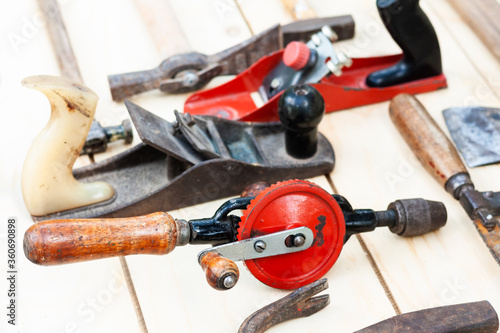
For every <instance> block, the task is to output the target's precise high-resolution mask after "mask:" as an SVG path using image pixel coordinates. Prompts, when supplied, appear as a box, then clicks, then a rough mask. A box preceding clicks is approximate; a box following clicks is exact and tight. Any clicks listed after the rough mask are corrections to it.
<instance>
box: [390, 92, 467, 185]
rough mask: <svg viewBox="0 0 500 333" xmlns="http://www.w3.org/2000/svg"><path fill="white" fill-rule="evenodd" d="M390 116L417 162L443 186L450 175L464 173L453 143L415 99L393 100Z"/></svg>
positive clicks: (402, 97)
mask: <svg viewBox="0 0 500 333" xmlns="http://www.w3.org/2000/svg"><path fill="white" fill-rule="evenodd" d="M389 115H390V116H391V120H392V122H393V123H394V125H396V127H397V129H398V130H399V133H401V136H402V137H403V138H404V139H405V141H406V143H408V145H409V146H410V148H411V149H412V150H413V152H414V153H415V155H416V156H417V158H418V160H419V161H420V163H422V165H423V166H424V167H425V168H426V169H427V171H428V172H429V173H430V174H431V175H433V176H434V179H436V180H437V181H438V182H439V183H440V184H441V185H443V187H444V185H445V184H446V182H447V181H448V179H450V178H451V177H452V176H453V175H456V174H457V173H467V170H466V169H465V165H464V164H463V162H462V160H461V159H460V156H458V153H457V151H456V149H455V147H454V146H453V144H452V143H451V142H450V140H449V139H448V138H447V137H446V135H445V134H444V133H443V131H442V130H441V129H440V128H439V126H438V124H436V122H435V121H434V119H432V117H431V115H430V114H429V113H428V112H427V110H426V109H425V108H424V106H423V105H422V104H420V102H419V101H418V100H417V99H416V98H415V97H413V96H410V95H407V94H400V95H397V96H396V97H394V98H393V99H392V101H391V104H390V106H389Z"/></svg>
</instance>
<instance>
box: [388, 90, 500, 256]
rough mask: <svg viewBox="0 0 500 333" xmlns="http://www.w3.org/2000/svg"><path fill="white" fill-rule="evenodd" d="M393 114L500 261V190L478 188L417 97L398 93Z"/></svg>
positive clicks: (402, 129)
mask: <svg viewBox="0 0 500 333" xmlns="http://www.w3.org/2000/svg"><path fill="white" fill-rule="evenodd" d="M389 114H390V116H391V119H392V121H393V123H394V124H395V125H396V127H397V128H398V130H399V132H400V133H401V136H402V137H403V138H404V139H405V141H406V142H407V143H408V145H409V146H410V148H411V149H412V150H413V152H414V153H415V155H416V156H417V158H418V159H419V161H420V162H421V163H422V165H423V166H424V167H425V169H426V170H427V171H428V172H429V173H431V174H432V175H433V176H434V179H436V180H437V181H438V182H439V183H440V184H441V185H442V186H443V187H444V188H445V189H446V191H447V192H449V193H450V194H451V195H453V197H454V198H455V199H457V200H459V201H460V204H461V205H462V207H464V209H465V211H466V212H467V214H468V215H469V217H470V218H471V219H472V220H473V221H474V225H475V226H476V228H477V230H478V231H479V233H480V234H481V237H482V238H483V240H484V242H485V243H486V245H488V248H489V249H490V251H491V253H492V254H493V256H494V257H495V259H496V260H497V262H498V263H499V264H500V224H499V222H498V220H497V219H496V218H495V216H496V215H499V214H500V192H491V191H487V192H479V191H477V190H475V188H474V184H473V183H472V180H471V179H470V176H469V174H468V172H467V169H466V168H465V166H464V164H463V163H462V161H461V160H460V157H459V156H458V153H457V151H456V150H455V148H454V147H453V145H452V143H451V142H450V140H448V138H447V137H446V136H445V135H444V133H443V132H442V131H441V129H440V128H439V126H438V125H437V124H436V122H435V121H434V119H432V117H431V116H430V115H429V113H428V112H427V110H426V109H425V108H424V107H423V105H422V104H420V102H419V101H418V100H417V99H416V98H414V97H412V96H410V95H406V94H402V95H398V96H396V97H395V98H394V99H393V100H392V101H391V104H390V107H389Z"/></svg>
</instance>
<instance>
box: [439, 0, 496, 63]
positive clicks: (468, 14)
mask: <svg viewBox="0 0 500 333" xmlns="http://www.w3.org/2000/svg"><path fill="white" fill-rule="evenodd" d="M448 3H449V4H450V5H451V6H452V7H453V9H455V11H457V13H458V14H459V15H460V16H461V17H462V20H463V21H464V22H465V23H467V25H468V26H469V27H470V28H471V29H472V30H473V31H474V32H475V33H476V35H477V36H478V37H479V39H481V41H482V42H483V43H484V44H485V46H486V47H487V48H488V50H489V51H490V52H491V53H492V54H493V55H494V56H495V57H496V58H497V60H499V61H500V47H499V46H500V34H499V33H498V31H500V22H499V21H498V17H499V16H500V4H499V3H498V1H496V0H480V1H460V0H448Z"/></svg>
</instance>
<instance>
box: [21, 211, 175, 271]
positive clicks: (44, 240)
mask: <svg viewBox="0 0 500 333" xmlns="http://www.w3.org/2000/svg"><path fill="white" fill-rule="evenodd" d="M180 224H181V223H180V222H179V221H176V220H174V219H173V218H172V217H171V216H170V215H169V214H167V213H153V214H149V215H144V216H138V217H130V218H116V219H99V218H96V219H74V220H51V221H44V222H39V223H36V224H33V225H32V226H31V227H30V228H28V230H27V231H26V233H25V234H24V253H25V255H26V257H27V258H28V259H29V260H30V261H32V262H34V263H35V264H39V265H59V264H66V263H74V262H81V261H87V260H94V259H101V258H109V257H116V256H126V255H130V254H167V253H169V252H171V251H172V250H173V249H174V248H175V246H176V245H180V244H178V243H179V242H178V238H179V234H180V230H179V228H180V227H181V226H180Z"/></svg>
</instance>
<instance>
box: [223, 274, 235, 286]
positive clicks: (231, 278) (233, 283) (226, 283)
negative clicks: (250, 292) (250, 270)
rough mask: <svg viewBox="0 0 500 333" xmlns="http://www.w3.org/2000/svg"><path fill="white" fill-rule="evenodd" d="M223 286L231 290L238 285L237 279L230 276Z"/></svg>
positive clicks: (225, 279)
mask: <svg viewBox="0 0 500 333" xmlns="http://www.w3.org/2000/svg"><path fill="white" fill-rule="evenodd" d="M222 284H223V285H224V287H225V288H227V289H231V288H232V287H234V285H235V284H236V279H235V278H234V277H233V276H232V275H228V276H226V277H225V278H224V281H222Z"/></svg>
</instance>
